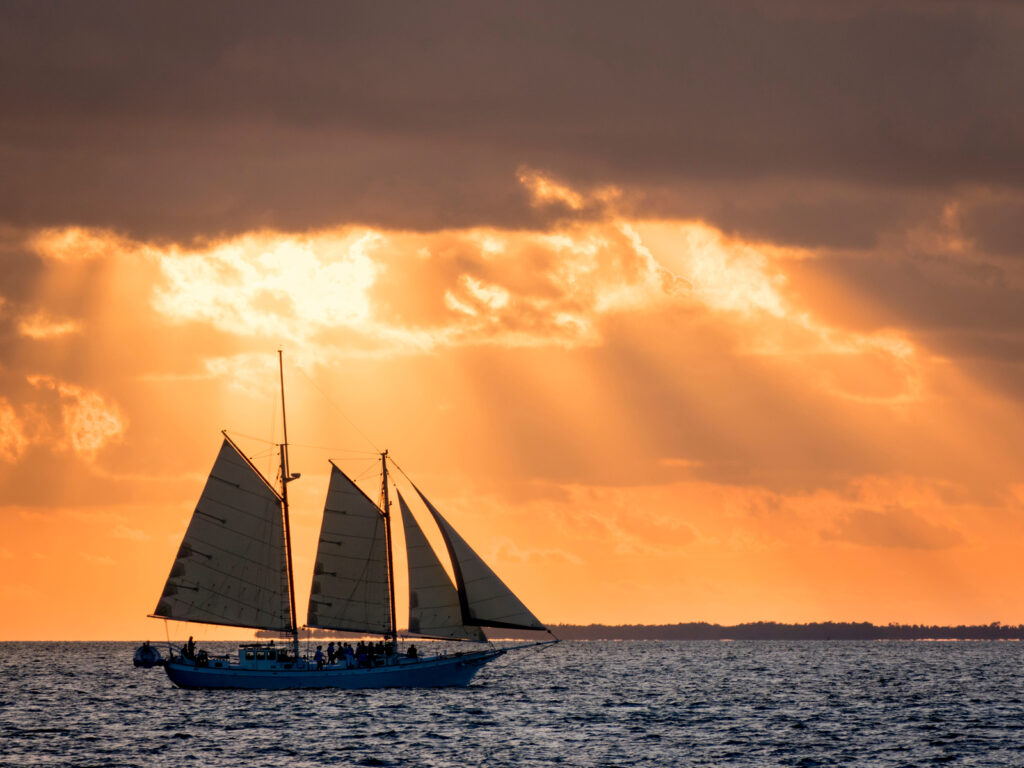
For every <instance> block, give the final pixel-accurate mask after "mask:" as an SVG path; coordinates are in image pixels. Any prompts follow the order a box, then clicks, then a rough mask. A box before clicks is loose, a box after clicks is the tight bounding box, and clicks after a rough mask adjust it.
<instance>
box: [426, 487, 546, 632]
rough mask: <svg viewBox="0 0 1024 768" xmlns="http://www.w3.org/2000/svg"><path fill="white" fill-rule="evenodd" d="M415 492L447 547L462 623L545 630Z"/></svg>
mask: <svg viewBox="0 0 1024 768" xmlns="http://www.w3.org/2000/svg"><path fill="white" fill-rule="evenodd" d="M413 487H414V488H415V487H416V486H415V485H414V486H413ZM416 493H418V494H419V495H420V498H421V499H422V500H423V503H424V504H426V505H427V509H429V510H430V514H431V515H433V516H434V520H435V521H436V522H437V525H438V527H439V528H440V529H441V535H442V536H443V537H444V543H445V545H446V546H447V547H448V555H449V556H450V557H451V559H452V568H453V569H454V570H455V581H456V583H457V584H458V589H459V601H460V603H461V607H462V623H463V624H467V625H470V626H478V627H507V628H509V629H547V627H545V626H544V625H543V624H541V622H540V620H539V619H538V618H537V617H536V616H534V615H533V614H532V613H531V612H530V609H529V608H527V607H526V606H525V605H523V603H522V601H521V600H520V599H519V598H518V597H516V596H515V594H513V592H512V590H511V589H509V588H508V587H507V586H505V583H504V582H503V581H502V580H501V579H499V578H498V576H497V574H496V573H495V572H494V571H492V570H491V569H490V568H489V567H488V565H487V563H485V562H484V561H483V560H481V559H480V556H479V555H478V554H477V553H476V552H474V551H473V549H472V548H471V547H470V546H469V544H467V543H466V541H465V540H464V539H463V538H462V537H461V536H459V534H458V533H457V532H456V531H455V529H454V528H452V527H451V525H449V523H448V521H447V520H445V519H444V518H443V517H442V516H441V513H440V512H438V511H437V509H435V508H434V505H433V504H431V503H430V502H429V501H428V500H427V497H426V496H424V495H423V492H422V491H420V489H419V488H416Z"/></svg>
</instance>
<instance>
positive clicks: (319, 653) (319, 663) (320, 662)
mask: <svg viewBox="0 0 1024 768" xmlns="http://www.w3.org/2000/svg"><path fill="white" fill-rule="evenodd" d="M313 661H315V662H316V669H317V672H319V671H320V670H322V669H323V668H324V651H323V646H322V645H318V646H317V647H316V653H315V654H313Z"/></svg>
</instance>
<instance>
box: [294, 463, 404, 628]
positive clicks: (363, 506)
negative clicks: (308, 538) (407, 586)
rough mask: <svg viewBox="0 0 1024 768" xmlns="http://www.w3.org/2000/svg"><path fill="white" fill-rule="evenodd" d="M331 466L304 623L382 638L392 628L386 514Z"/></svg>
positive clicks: (339, 471) (343, 474)
mask: <svg viewBox="0 0 1024 768" xmlns="http://www.w3.org/2000/svg"><path fill="white" fill-rule="evenodd" d="M331 467H332V469H331V482H330V486H329V487H328V489H327V502H326V504H325V505H324V518H323V523H322V524H321V528H320V541H319V544H318V545H317V552H316V564H315V566H314V568H313V587H312V590H311V591H310V595H309V615H308V620H307V622H306V623H307V624H308V625H309V626H311V627H321V628H324V629H341V630H348V631H351V632H373V633H378V634H384V633H387V632H389V631H390V630H391V599H390V595H389V589H388V560H387V542H386V539H385V531H384V516H383V514H382V513H381V511H380V508H378V506H377V505H376V504H374V503H373V502H372V501H371V500H370V499H369V498H368V497H367V496H366V494H364V493H363V492H362V491H361V490H359V487H358V486H357V485H356V484H355V483H353V482H352V481H351V480H350V479H349V478H348V476H347V475H345V473H344V472H342V471H341V470H340V469H338V468H337V467H336V466H334V465H333V464H332V465H331Z"/></svg>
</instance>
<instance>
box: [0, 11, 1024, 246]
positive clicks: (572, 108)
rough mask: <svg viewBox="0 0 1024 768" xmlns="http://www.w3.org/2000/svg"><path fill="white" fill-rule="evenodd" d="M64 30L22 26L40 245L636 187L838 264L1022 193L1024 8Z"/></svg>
mask: <svg viewBox="0 0 1024 768" xmlns="http://www.w3.org/2000/svg"><path fill="white" fill-rule="evenodd" d="M59 8H60V12H59V13H53V12H44V9H42V8H40V7H38V6H33V5H31V4H29V5H26V6H21V5H14V6H12V5H5V6H4V7H3V9H2V17H0V29H2V30H3V33H2V37H0V51H2V52H3V53H2V60H0V61H2V64H3V66H2V67H0V71H2V72H5V73H11V74H8V75H7V76H5V77H4V78H3V79H2V80H0V96H2V98H3V103H4V105H5V120H4V123H3V126H2V127H0V139H2V141H3V144H4V146H5V147H8V148H9V150H8V151H6V152H5V153H4V156H3V160H2V162H3V166H2V168H0V170H2V172H3V177H4V179H5V182H6V183H5V184H4V186H3V188H2V189H0V211H3V212H4V215H5V216H7V217H8V220H13V221H17V222H19V223H23V224H29V225H33V226H52V225H61V224H66V223H68V222H75V223H78V224H82V225H85V226H92V227H110V228H113V229H115V230H118V231H122V230H128V231H132V232H133V233H135V234H138V235H142V236H144V237H149V236H157V237H168V236H169V237H174V238H177V239H179V240H187V239H189V238H190V237H192V236H194V235H197V234H201V235H205V236H210V235H217V234H220V233H223V232H226V231H227V232H240V231H245V230H251V229H257V228H264V227H271V228H276V229H284V230H306V229H324V228H329V227H333V226H336V225H337V224H338V223H339V222H340V221H343V222H345V223H359V224H364V225H368V226H374V227H384V228H390V229H401V228H430V229H435V230H436V229H442V228H446V227H452V226H456V227H475V226H499V227H511V228H515V227H519V226H532V227H536V226H541V225H543V223H544V222H548V221H550V220H551V219H552V217H554V218H559V217H561V216H563V215H564V214H566V213H567V212H568V213H573V212H575V213H579V214H585V213H586V211H587V203H586V197H585V196H581V193H580V192H579V189H580V188H581V187H584V186H593V187H594V188H601V187H604V186H605V185H607V184H609V183H613V184H615V185H616V186H617V187H619V188H620V189H621V190H623V191H624V192H625V194H626V195H627V196H630V195H634V193H635V195H636V197H635V198H634V199H639V198H644V197H646V196H647V194H648V193H649V192H650V191H651V190H653V189H654V188H656V187H660V188H662V189H664V190H666V191H667V193H668V197H669V198H673V199H674V200H675V202H674V205H675V206H676V207H675V209H674V210H672V211H671V212H670V213H671V215H672V217H673V218H694V217H701V218H704V219H706V220H710V221H711V222H712V223H714V224H715V225H716V226H718V227H719V228H721V229H723V230H725V231H729V232H732V231H736V230H737V229H740V230H743V231H744V232H745V233H746V235H747V236H750V235H751V234H754V232H753V228H757V227H768V228H771V229H772V230H773V236H774V237H781V236H782V235H783V234H784V233H786V232H787V231H788V233H789V234H788V235H787V238H791V239H789V242H804V243H808V242H814V244H820V243H821V238H826V239H828V240H829V242H836V241H838V240H846V241H847V242H849V241H851V240H860V241H863V240H865V239H870V238H871V237H872V236H873V233H875V232H877V231H878V230H879V229H880V228H883V227H884V225H885V224H886V223H891V221H892V220H893V218H894V216H896V217H897V218H899V217H902V216H905V215H907V213H908V212H910V211H912V210H913V208H914V206H915V205H917V204H919V202H920V201H921V200H923V199H927V198H928V197H929V195H930V194H931V193H933V192H934V190H935V189H937V188H943V189H949V188H952V187H955V186H958V185H965V184H978V185H986V186H993V187H1000V186H1009V187H1016V188H1019V187H1020V186H1021V183H1022V180H1024V162H1022V161H1021V160H1020V159H1019V158H1021V156H1022V155H1021V152H1020V151H1019V150H1020V134H1019V131H1018V130H1017V129H1016V128H1015V127H1014V126H1015V125H1016V124H1015V123H1014V121H1013V106H1012V105H1013V104H1014V103H1015V96H1016V94H1017V93H1019V92H1020V91H1021V89H1022V75H1021V72H1022V69H1021V67H1020V66H1019V63H1020V61H1021V52H1020V49H1019V46H1017V45H1016V41H1017V39H1018V38H1019V37H1020V34H1021V31H1022V27H1024V18H1022V16H1021V14H1020V13H1019V12H1018V9H1017V8H1016V7H1015V5H1014V4H1012V3H1004V2H996V1H995V0H980V1H978V2H971V3H956V2H942V3H935V2H931V1H930V0H902V1H901V2H898V3H866V4H865V3H862V4H843V5H837V4H830V5H829V7H828V8H827V9H822V7H821V4H820V3H818V2H813V1H812V0H796V1H791V2H786V3H783V4H779V3H777V2H770V1H769V0H736V1H735V2H730V3H726V4H714V5H708V4H707V3H704V2H699V0H687V1H684V2H678V3H672V4H664V3H641V4H640V5H639V6H637V7H635V8H630V9H629V11H628V12H626V11H624V9H623V8H622V7H621V6H618V5H615V4H612V5H607V6H601V7H595V6H594V5H593V4H592V3H584V2H569V3H561V4H559V5H558V6H557V7H552V6H550V5H549V4H545V3H539V2H517V3H505V4H497V5H488V6H486V7H482V6H480V5H479V4H476V3H469V2H465V1H459V0H456V1H455V2H450V3H444V4H440V5H434V6H431V7H430V8H429V9H427V8H422V7H420V6H418V5H417V4H415V3H395V4H392V3H385V4H383V5H380V6H375V7H373V8H363V9H361V10H360V12H359V13H358V14H354V13H352V12H351V9H349V8H347V7H346V6H323V5H320V4H300V5H298V6H296V7H295V8H294V9H293V11H292V13H289V14H288V15H287V16H286V17H284V16H282V15H281V14H280V13H278V12H277V11H276V9H275V8H274V7H273V6H271V5H270V4H269V3H266V2H257V3H251V4H249V5H248V6H247V12H246V13H245V14H244V16H239V15H238V14H229V13H225V12H223V11H220V10H218V9H215V8H211V7H209V6H208V5H206V4H202V3H195V2H192V3H190V2H186V3H182V4H176V5H173V6H150V5H139V6H133V7H131V8H127V9H126V8H125V7H124V6H122V5H120V4H116V3H102V2H101V3H98V4H90V6H89V8H88V9H84V8H82V7H81V5H80V4H77V3H73V2H67V3H62V4H60V5H59ZM395 18H401V19H403V23H402V24H398V25H396V24H395V23H394V19H395ZM183 41H188V43H187V45H185V44H184V42H183ZM939 84H941V85H939ZM520 168H527V169H530V168H545V169H548V172H547V173H546V174H545V175H544V176H543V177H537V178H533V179H532V183H531V185H530V186H531V189H532V190H533V192H532V193H525V192H524V190H523V189H522V188H521V187H518V186H517V185H515V184H514V183H513V182H512V181H511V178H512V175H513V174H515V173H516V170H517V169H520ZM528 174H529V172H528V171H527V172H526V173H525V174H524V175H528ZM555 179H559V180H560V181H558V182H555V181H554V180H555ZM793 182H797V183H796V184H795V185H794V184H793ZM765 183H769V184H774V185H775V188H774V192H775V194H765V193H764V188H763V185H764V184H765ZM811 186H813V187H815V188H816V189H818V190H822V189H826V188H831V189H833V190H835V189H837V188H843V189H844V190H845V191H843V192H840V193H837V194H834V195H821V194H818V195H810V196H809V195H808V194H807V190H808V188H809V187H811ZM695 187H696V191H697V192H698V194H696V195H690V194H689V193H688V192H687V189H690V190H693V189H694V188H695ZM757 188H760V190H761V191H758V190H757ZM702 191H703V192H704V193H705V194H703V195H702V194H700V192H702ZM712 196H716V197H718V196H720V197H721V199H722V200H723V201H724V202H723V204H722V205H720V206H718V207H717V209H716V210H715V211H713V212H710V213H709V211H708V209H707V207H706V205H707V204H706V203H702V202H701V201H702V200H704V201H706V200H707V199H708V198H710V197H712ZM809 197H810V198H812V199H810V200H809V199H808V198H809ZM879 198H882V199H883V200H893V201H897V203H898V204H897V205H896V206H892V205H888V204H887V203H885V202H883V203H880V202H879ZM666 199H667V198H666ZM538 201H539V202H542V203H543V205H540V206H535V205H534V203H536V202H538ZM729 201H735V202H734V203H732V204H731V203H730V202H729ZM776 212H778V213H779V214H781V215H780V216H775V215H774V214H775V213H776ZM648 214H650V209H648ZM830 221H831V222H835V226H834V227H833V228H830V227H827V226H824V225H823V222H830ZM775 222H779V223H775ZM815 241H817V242H815Z"/></svg>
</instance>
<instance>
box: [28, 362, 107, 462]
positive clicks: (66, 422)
mask: <svg viewBox="0 0 1024 768" xmlns="http://www.w3.org/2000/svg"><path fill="white" fill-rule="evenodd" d="M28 382H29V383H30V384H31V385H32V386H33V387H35V388H36V389H44V390H53V391H55V392H56V393H57V394H58V395H59V396H60V407H61V417H62V422H63V433H62V437H61V438H60V443H63V444H64V445H67V446H68V447H70V448H71V450H73V451H74V452H75V453H77V454H78V455H80V456H82V457H83V458H86V459H92V458H94V457H95V456H96V453H97V452H98V451H99V450H100V449H101V448H103V447H104V446H105V445H107V444H108V443H111V442H117V441H120V440H121V439H123V437H124V432H125V430H126V429H127V420H126V418H125V416H124V415H123V414H122V413H121V410H120V408H118V407H117V405H116V404H115V403H111V402H108V401H107V400H105V399H104V398H103V397H102V396H101V395H100V394H99V393H97V392H93V391H90V390H87V389H85V388H83V387H80V386H78V385H76V384H69V383H68V382H65V381H59V380H57V379H54V378H53V377H50V376H39V375H36V376H29V377H28Z"/></svg>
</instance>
